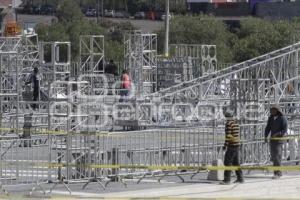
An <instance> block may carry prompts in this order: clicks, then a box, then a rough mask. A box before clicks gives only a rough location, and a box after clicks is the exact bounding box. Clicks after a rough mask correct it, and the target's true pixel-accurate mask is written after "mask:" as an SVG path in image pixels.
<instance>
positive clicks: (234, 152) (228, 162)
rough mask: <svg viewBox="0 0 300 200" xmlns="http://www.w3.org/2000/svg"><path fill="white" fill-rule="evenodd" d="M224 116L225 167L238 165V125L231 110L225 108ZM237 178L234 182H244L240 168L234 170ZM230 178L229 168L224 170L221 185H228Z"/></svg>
mask: <svg viewBox="0 0 300 200" xmlns="http://www.w3.org/2000/svg"><path fill="white" fill-rule="evenodd" d="M224 115H225V117H226V125H225V145H224V146H225V148H226V153H225V160H224V165H225V166H226V167H232V166H234V167H239V166H240V145H241V142H240V126H239V124H238V123H237V120H236V119H234V118H233V111H232V110H229V109H227V110H226V111H225V113H224ZM235 173H236V176H237V180H236V181H235V183H244V178H243V172H242V170H241V169H239V170H236V171H235ZM230 179H231V170H225V172H224V181H223V182H221V184H223V185H229V184H230V181H231V180H230Z"/></svg>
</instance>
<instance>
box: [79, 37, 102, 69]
mask: <svg viewBox="0 0 300 200" xmlns="http://www.w3.org/2000/svg"><path fill="white" fill-rule="evenodd" d="M79 40H80V42H79V55H80V66H81V74H93V73H104V36H102V35H85V36H80V39H79Z"/></svg>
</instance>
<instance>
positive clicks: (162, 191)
mask: <svg viewBox="0 0 300 200" xmlns="http://www.w3.org/2000/svg"><path fill="white" fill-rule="evenodd" d="M126 182H127V183H128V187H127V188H125V187H124V186H123V185H122V184H120V183H111V184H109V186H108V187H107V189H106V190H103V189H101V188H100V187H98V186H97V184H96V183H92V184H90V185H89V186H88V187H87V188H86V189H85V190H82V189H81V188H82V184H72V185H70V188H71V189H72V191H73V192H72V195H70V194H69V193H68V192H67V191H66V190H65V188H63V187H62V185H59V186H58V187H57V189H55V190H54V191H53V193H52V195H51V196H50V195H49V194H46V195H45V196H44V195H42V194H41V193H40V192H35V193H34V195H33V196H32V197H31V198H28V197H27V198H26V199H89V200H90V199H145V198H147V199H300V175H299V174H298V175H295V174H294V175H292V174H290V175H287V174H285V175H284V177H282V179H280V180H272V179H271V174H268V175H265V174H262V173H260V174H254V175H249V176H246V183H245V184H232V185H219V184H218V183H219V182H214V181H207V180H206V179H205V176H203V175H199V176H197V177H195V178H194V179H193V180H191V179H189V177H186V182H185V183H181V182H180V181H179V180H178V179H176V178H174V177H173V178H167V179H166V180H163V181H162V183H161V184H159V183H157V182H156V181H155V180H154V179H153V178H152V179H147V180H145V181H143V182H142V183H140V184H137V183H136V180H128V181H126ZM50 186H51V185H46V186H45V188H47V192H48V191H49V188H50ZM25 197H26V195H24V194H22V195H18V193H17V192H14V194H12V195H11V196H10V197H5V196H0V199H5V198H9V199H24V198H25Z"/></svg>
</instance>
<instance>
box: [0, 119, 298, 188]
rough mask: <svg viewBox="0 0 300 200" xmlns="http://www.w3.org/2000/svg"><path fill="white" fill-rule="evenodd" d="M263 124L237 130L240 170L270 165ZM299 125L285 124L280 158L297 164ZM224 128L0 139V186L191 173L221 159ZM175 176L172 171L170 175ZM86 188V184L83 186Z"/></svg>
mask: <svg viewBox="0 0 300 200" xmlns="http://www.w3.org/2000/svg"><path fill="white" fill-rule="evenodd" d="M263 130H264V125H263V124H261V125H260V124H255V125H252V124H249V125H242V126H241V141H242V145H241V160H242V165H246V166H249V165H250V166H253V165H255V166H257V165H259V166H265V165H268V164H270V163H269V162H270V161H269V160H270V158H269V148H268V145H267V144H265V143H264V138H263V132H264V131H263ZM298 130H299V127H297V126H296V125H291V126H290V128H289V135H288V138H287V139H288V142H286V143H285V145H284V148H283V149H284V153H283V160H284V161H286V162H292V161H293V162H299V161H300V150H299V139H298V138H299V136H300V134H299V131H298ZM224 137H225V136H224V127H213V126H201V127H191V128H187V127H185V128H172V129H171V128H165V129H153V130H142V131H131V132H112V133H95V132H93V133H89V132H82V133H65V134H53V133H51V134H50V133H49V134H48V135H36V136H34V137H32V138H29V139H10V140H1V141H0V156H1V157H0V159H1V160H0V175H1V183H2V186H3V187H4V188H5V187H6V186H18V185H20V184H30V185H33V186H34V187H33V189H36V188H37V186H39V187H40V188H41V189H42V190H44V189H43V187H42V184H44V183H56V184H55V185H54V187H55V186H56V185H57V184H63V185H65V186H66V188H67V189H68V190H69V191H70V192H71V190H70V188H69V187H68V186H67V184H68V183H70V182H72V181H82V182H84V183H86V184H88V183H89V182H92V181H95V180H96V181H97V182H99V184H100V185H101V186H102V187H103V188H104V187H105V186H106V184H105V183H104V182H103V181H104V180H109V181H111V180H116V179H115V178H116V177H117V178H118V180H120V179H122V177H126V176H128V175H131V176H137V177H140V176H141V175H145V174H148V173H151V171H154V170H161V172H162V173H164V171H165V170H167V169H168V170H167V171H168V173H169V172H170V171H178V169H177V167H179V168H180V169H186V170H187V171H190V172H191V171H192V172H193V173H194V172H197V170H196V169H197V168H201V167H205V166H210V165H211V164H212V163H213V161H214V160H217V159H223V157H224V149H223V144H224ZM175 174H176V175H178V174H177V173H175ZM85 186H86V185H85Z"/></svg>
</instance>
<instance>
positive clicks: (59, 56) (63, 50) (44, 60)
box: [39, 42, 71, 84]
mask: <svg viewBox="0 0 300 200" xmlns="http://www.w3.org/2000/svg"><path fill="white" fill-rule="evenodd" d="M39 46H40V47H39V49H40V51H39V63H40V65H41V68H42V69H41V70H40V71H41V74H42V75H43V82H44V83H47V84H48V83H52V82H54V81H65V80H68V79H69V76H70V65H71V44H70V42H40V43H39Z"/></svg>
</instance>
